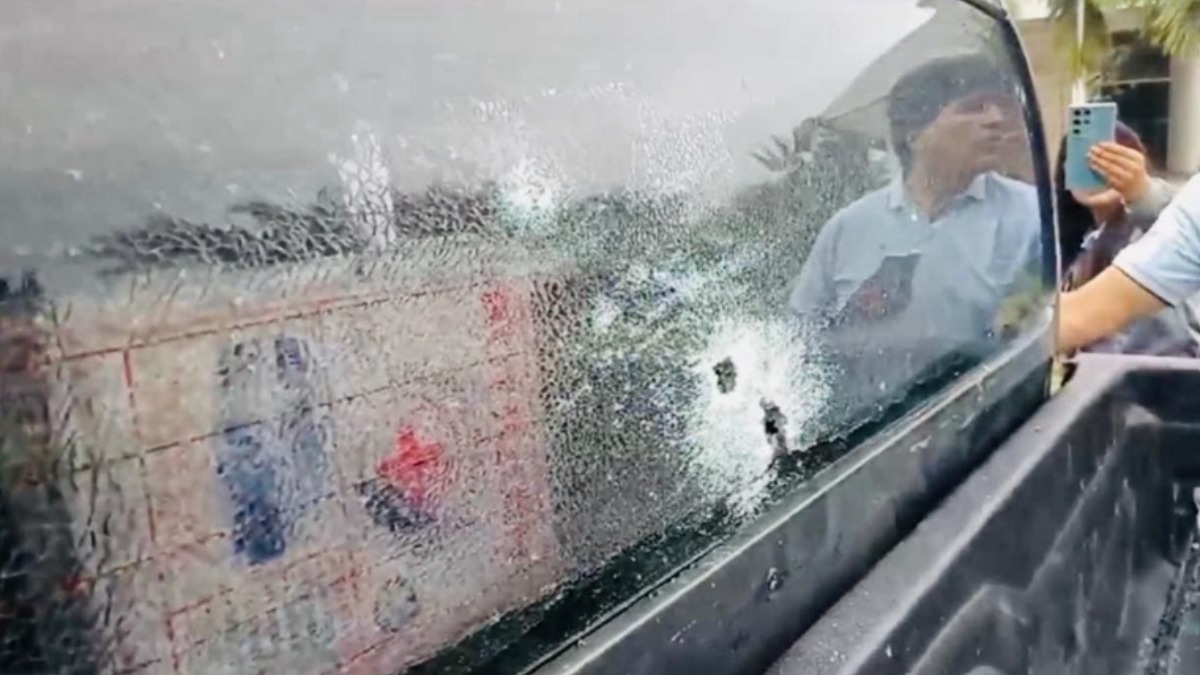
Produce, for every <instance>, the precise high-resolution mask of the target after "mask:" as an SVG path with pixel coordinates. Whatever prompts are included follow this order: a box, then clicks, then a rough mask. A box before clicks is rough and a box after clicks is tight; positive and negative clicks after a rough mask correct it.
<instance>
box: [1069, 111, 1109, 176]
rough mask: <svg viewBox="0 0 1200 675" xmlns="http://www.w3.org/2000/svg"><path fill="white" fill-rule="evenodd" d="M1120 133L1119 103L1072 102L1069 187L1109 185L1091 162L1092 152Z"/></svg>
mask: <svg viewBox="0 0 1200 675" xmlns="http://www.w3.org/2000/svg"><path fill="white" fill-rule="evenodd" d="M1116 135H1117V104H1116V103H1085V104H1082V105H1073V106H1071V113H1070V121H1069V123H1068V126H1067V148H1066V151H1067V158H1066V176H1065V179H1066V188H1067V189H1068V190H1085V191H1099V190H1103V189H1105V188H1107V187H1108V185H1107V184H1106V183H1105V182H1104V177H1103V176H1101V175H1100V174H1098V173H1096V172H1095V171H1093V170H1092V167H1091V166H1089V165H1088V152H1089V151H1090V150H1091V149H1092V148H1093V147H1094V146H1096V145H1097V144H1099V143H1105V142H1109V141H1112V140H1113V139H1114V138H1116Z"/></svg>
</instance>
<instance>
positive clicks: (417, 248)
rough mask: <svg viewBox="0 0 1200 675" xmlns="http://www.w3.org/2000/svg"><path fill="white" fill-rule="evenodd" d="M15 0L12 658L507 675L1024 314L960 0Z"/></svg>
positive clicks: (1005, 193) (9, 384) (925, 388)
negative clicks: (343, 1)
mask: <svg viewBox="0 0 1200 675" xmlns="http://www.w3.org/2000/svg"><path fill="white" fill-rule="evenodd" d="M7 11H8V13H9V15H8V16H9V19H8V21H7V28H4V29H0V101H3V103H0V204H2V205H3V207H4V209H3V214H2V215H0V278H2V279H3V281H2V283H0V357H2V358H0V363H3V364H4V368H5V376H4V384H3V386H0V398H3V401H4V405H0V410H3V413H0V417H2V418H3V424H2V425H0V434H2V435H0V441H2V442H3V444H4V450H3V452H2V453H0V458H2V459H0V461H2V462H3V465H4V468H5V471H4V473H3V474H2V475H3V476H4V478H3V480H4V481H5V482H4V483H3V484H2V485H0V496H3V500H2V506H3V509H0V535H2V536H3V537H4V538H5V539H6V542H7V547H8V549H9V550H13V551H17V552H18V553H17V554H15V555H13V556H10V557H9V559H8V561H7V562H5V563H4V564H5V565H6V569H5V573H4V574H3V575H0V579H2V580H3V581H0V621H4V622H6V625H7V626H8V628H6V631H5V633H6V635H12V636H14V637H13V638H12V639H7V638H6V640H5V641H4V642H3V644H2V645H0V664H3V665H4V667H2V668H0V670H4V671H5V672H29V671H31V670H37V669H39V668H43V667H45V668H51V669H55V670H56V672H57V671H58V670H62V669H67V668H83V667H85V666H86V665H91V666H95V667H97V668H99V669H101V670H106V671H109V672H139V673H166V672H172V673H207V672H289V673H323V672H331V671H334V670H337V669H339V668H340V669H343V670H344V671H345V672H353V673H371V674H373V673H392V672H397V671H398V670H403V669H406V668H409V667H415V668H418V669H420V668H424V669H425V671H428V672H434V671H438V672H469V671H472V670H475V671H477V672H493V673H494V672H509V671H516V670H520V669H521V668H524V667H526V666H528V665H529V664H531V663H533V662H534V661H535V660H536V659H538V658H541V657H542V656H544V655H546V654H547V653H549V652H550V651H551V650H552V649H553V648H554V647H555V646H556V645H558V644H561V643H563V642H564V641H566V640H568V639H569V638H571V637H572V636H573V635H576V634H578V633H579V632H580V631H583V630H585V629H586V628H587V627H588V626H589V625H592V624H593V623H595V622H596V621H599V620H601V619H602V618H603V617H605V616H607V615H608V614H609V613H611V612H612V611H615V610H616V609H618V608H619V607H620V606H621V605H622V603H624V602H626V601H628V600H630V599H632V598H635V597H637V596H638V595H639V594H642V593H645V592H647V591H649V590H651V589H652V588H653V587H654V586H655V585H656V584H657V583H658V582H659V581H661V580H662V579H663V578H664V577H665V576H667V575H668V574H670V573H671V572H672V570H675V569H677V568H678V567H679V566H681V565H684V564H686V563H687V562H688V561H689V560H691V559H692V558H693V557H694V556H696V555H698V554H699V553H701V552H703V551H704V550H706V548H707V547H710V546H712V545H713V544H715V543H718V542H719V541H721V539H722V538H723V537H725V536H726V535H727V534H728V533H730V532H732V531H735V530H736V529H737V528H738V527H739V526H741V525H742V524H744V523H746V522H748V521H749V520H750V519H752V518H753V517H754V516H755V514H757V513H760V512H761V510H762V509H763V508H764V507H765V506H766V505H767V504H768V503H769V502H770V500H771V498H772V495H774V494H778V493H779V490H780V489H790V488H789V487H788V486H795V485H796V484H798V483H801V482H803V480H804V479H806V478H807V477H810V476H813V475H815V474H817V473H818V472H820V471H821V470H823V469H824V468H825V467H827V466H829V465H830V464H831V463H833V462H836V461H837V459H838V458H839V457H840V456H841V455H842V454H843V453H844V451H845V449H846V448H847V447H850V446H852V445H853V444H854V443H855V442H857V440H858V439H861V438H862V437H864V436H865V435H869V434H873V433H877V432H880V431H881V430H885V429H886V428H887V426H888V425H889V424H892V423H894V422H895V421H896V420H897V419H899V418H900V417H901V416H902V415H904V414H907V413H910V412H912V411H915V410H920V409H922V407H923V406H926V405H928V404H929V403H930V402H931V401H934V400H936V399H937V397H938V396H939V395H941V393H942V392H944V391H945V389H946V387H947V386H949V385H950V384H951V383H953V382H954V381H955V380H956V378H958V377H960V376H961V375H962V374H963V373H966V372H967V371H969V370H970V369H972V368H974V367H977V366H978V365H979V364H981V363H983V362H985V361H987V360H989V359H992V358H993V357H995V356H996V355H998V354H999V353H1001V352H1002V351H1003V350H1004V349H1005V348H1006V346H1007V345H1009V344H1011V343H1012V342H1013V341H1014V340H1018V339H1021V338H1022V337H1026V336H1029V335H1033V334H1034V333H1035V332H1037V331H1040V330H1044V328H1045V323H1044V316H1045V315H1044V313H1043V312H1042V310H1043V309H1044V308H1045V307H1046V292H1047V289H1049V288H1052V287H1053V280H1052V279H1051V278H1049V277H1047V276H1046V275H1045V274H1044V271H1045V270H1047V269H1053V265H1052V264H1051V265H1046V264H1045V263H1044V259H1045V258H1046V257H1047V255H1051V256H1052V254H1046V253H1045V251H1043V249H1042V247H1041V242H1042V238H1043V234H1042V229H1043V228H1044V227H1048V224H1047V223H1046V222H1045V221H1044V220H1043V217H1042V215H1043V213H1045V212H1047V209H1046V204H1045V203H1044V202H1043V201H1042V200H1041V198H1040V197H1039V191H1038V189H1037V188H1035V186H1034V183H1033V180H1034V174H1033V160H1032V154H1031V150H1030V149H1031V147H1032V140H1031V136H1030V132H1029V129H1028V128H1027V127H1026V119H1027V117H1026V116H1027V115H1028V114H1029V102H1028V101H1027V100H1026V99H1025V97H1024V94H1023V90H1022V88H1021V85H1020V82H1019V78H1018V72H1019V71H1018V67H1017V64H1016V63H1015V62H1014V61H1013V60H1012V59H1011V56H1010V54H1009V52H1008V51H1006V48H1005V47H1004V46H1003V44H1002V42H1001V40H1000V37H999V33H998V31H997V28H996V25H995V24H994V23H993V21H992V19H990V18H988V17H986V16H985V15H984V14H982V13H980V12H979V11H978V10H976V9H974V8H972V7H971V6H970V5H968V4H964V3H958V2H951V1H948V0H947V1H942V2H931V1H926V0H922V1H920V2H916V1H912V0H908V1H886V0H819V1H818V0H806V1H805V2H794V1H786V2H785V1H783V0H763V1H761V2H754V3H745V2H737V1H735V0H686V1H684V0H655V1H653V2H651V1H649V0H639V1H638V2H632V1H625V0H618V1H613V0H576V1H574V2H562V1H559V0H493V1H491V2H468V1H465V0H464V1H458V0H449V1H445V2H440V3H434V2H419V1H410V2H391V1H387V0H360V1H359V2H355V3H348V4H339V5H337V6H336V7H335V6H334V5H333V4H331V3H328V2H318V1H317V0H289V1H288V2H254V3H247V2H241V1H235V0H208V1H207V2H204V3H199V2H190V1H186V0H125V1H123V2H86V3H85V2H71V1H68V0H59V1H55V2H47V1H46V0H11V1H10V3H9V5H8V7H7ZM1051 240H1052V239H1051ZM780 486H784V487H783V488H780ZM5 608H12V611H6V610H5ZM13 617H16V618H13ZM421 664H423V665H421ZM416 672H423V671H420V670H418V671H416Z"/></svg>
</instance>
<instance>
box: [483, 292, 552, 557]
mask: <svg viewBox="0 0 1200 675" xmlns="http://www.w3.org/2000/svg"><path fill="white" fill-rule="evenodd" d="M482 301H483V306H484V311H485V313H486V315H487V327H486V329H487V356H488V359H487V363H488V366H487V369H488V374H487V375H488V380H487V381H488V393H489V398H490V401H491V404H490V407H491V416H492V418H493V419H495V420H496V421H497V422H498V423H499V427H500V428H499V436H498V437H496V438H495V440H494V443H495V457H496V461H497V464H498V465H499V466H498V467H497V468H498V469H499V471H498V472H497V474H498V479H499V480H500V481H501V489H502V491H503V494H504V508H503V513H504V519H505V526H506V528H507V529H508V533H509V542H507V543H508V546H507V547H506V548H507V549H508V553H509V554H510V555H511V556H512V557H513V558H515V559H524V558H528V557H529V555H530V545H531V542H530V530H531V525H532V523H531V522H530V520H531V519H536V518H540V517H542V514H541V513H540V511H539V510H538V509H537V508H536V501H537V500H536V499H535V498H534V497H533V496H532V495H531V494H530V486H529V481H530V476H529V475H528V472H527V471H526V466H525V465H526V464H527V463H529V462H534V461H537V459H536V457H534V456H533V454H532V453H535V452H536V451H537V450H536V448H534V447H532V446H531V444H532V442H533V438H532V436H531V435H530V434H528V433H527V430H528V427H529V425H530V419H529V418H530V411H531V409H532V408H531V403H532V401H530V400H529V397H531V396H536V395H537V394H536V391H534V390H533V389H532V388H531V387H526V388H524V390H523V388H522V387H521V386H520V384H521V383H522V382H526V381H528V374H527V373H526V372H525V370H526V369H527V368H528V367H529V360H528V357H527V355H524V354H521V353H519V351H520V350H524V349H530V348H532V346H533V341H532V339H529V340H524V341H522V340H520V339H519V332H520V328H521V327H520V325H519V321H518V320H517V319H519V318H520V316H521V315H523V314H524V313H523V312H520V311H519V310H517V309H515V308H514V304H516V303H514V300H513V293H512V291H511V290H510V289H509V288H507V287H505V286H502V285H499V284H493V285H491V286H490V287H489V288H488V289H487V290H486V291H484V292H483V295H482ZM514 351H518V354H517V355H515V356H512V355H511V354H512V353H513V352H514ZM506 355H507V356H506Z"/></svg>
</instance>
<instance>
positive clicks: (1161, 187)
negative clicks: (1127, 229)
mask: <svg viewBox="0 0 1200 675" xmlns="http://www.w3.org/2000/svg"><path fill="white" fill-rule="evenodd" d="M1177 194H1179V186H1177V185H1175V184H1174V183H1171V182H1170V181H1167V180H1164V179H1162V178H1157V177H1151V178H1150V189H1149V190H1147V191H1146V194H1145V195H1143V196H1142V198H1141V199H1139V200H1137V201H1136V202H1134V203H1132V204H1130V205H1129V214H1130V215H1131V216H1133V217H1134V218H1139V219H1144V220H1148V221H1152V220H1154V219H1155V218H1158V214H1160V213H1162V212H1163V209H1165V208H1167V204H1170V203H1171V200H1172V199H1174V198H1175V195H1177Z"/></svg>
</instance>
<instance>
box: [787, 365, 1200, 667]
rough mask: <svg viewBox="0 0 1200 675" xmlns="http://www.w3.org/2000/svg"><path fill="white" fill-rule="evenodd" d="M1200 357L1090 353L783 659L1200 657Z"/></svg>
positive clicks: (1196, 662) (1112, 660)
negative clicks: (1060, 387)
mask: <svg viewBox="0 0 1200 675" xmlns="http://www.w3.org/2000/svg"><path fill="white" fill-rule="evenodd" d="M1198 406H1200V364H1197V363H1196V362H1195V361H1185V360H1173V359H1147V358H1131V357H1110V356H1090V357H1086V358H1083V359H1081V360H1080V362H1079V364H1078V368H1077V370H1076V372H1075V374H1074V376H1073V378H1072V379H1071V381H1070V382H1069V383H1068V384H1067V385H1066V387H1064V389H1063V390H1062V391H1060V392H1059V393H1058V395H1057V396H1055V397H1053V398H1052V399H1051V400H1050V401H1049V402H1048V403H1047V404H1046V405H1044V406H1043V407H1042V408H1040V409H1039V410H1038V412H1037V413H1036V414H1035V415H1034V416H1033V417H1032V418H1031V419H1030V420H1029V421H1028V422H1027V423H1026V424H1024V426H1023V427H1022V428H1021V429H1020V430H1019V431H1018V432H1017V433H1015V434H1014V435H1012V436H1011V437H1010V438H1009V439H1008V440H1007V441H1005V443H1004V444H1003V445H1002V446H1001V447H1000V448H999V449H998V450H997V451H996V452H995V453H994V454H993V455H992V456H991V457H990V458H989V459H988V461H987V462H986V463H985V464H983V465H982V466H981V468H980V469H979V470H977V471H976V472H975V473H973V474H972V475H971V477H970V478H969V479H968V480H966V481H965V482H964V483H963V484H962V485H961V486H960V487H959V488H958V489H957V490H955V491H954V492H953V493H952V494H951V495H950V496H949V497H948V498H947V499H946V500H945V501H944V502H942V504H941V505H940V506H939V507H938V508H937V509H936V510H935V511H934V512H933V513H932V514H931V515H930V516H928V517H927V518H926V519H925V520H924V521H923V522H922V523H921V524H920V525H919V526H918V527H917V528H916V529H915V530H914V531H913V532H912V533H911V534H910V535H909V536H908V537H907V538H906V539H905V540H904V541H902V542H901V543H900V544H899V545H898V546H897V547H895V548H894V549H893V550H892V551H891V552H890V553H889V554H888V555H887V556H886V557H885V558H884V559H883V560H882V561H881V562H880V563H879V564H878V565H876V566H875V567H874V569H872V571H871V572H870V573H869V574H868V575H867V576H866V577H865V578H864V579H863V580H862V581H861V582H859V583H858V584H857V585H856V586H855V587H854V588H853V589H852V590H851V591H850V592H849V593H848V594H847V595H845V596H843V597H842V598H841V599H840V600H839V601H838V602H837V603H836V604H835V605H834V607H833V608H832V609H831V610H830V611H829V612H828V613H826V614H825V615H824V616H823V617H822V618H821V620H820V621H818V622H817V623H816V624H815V625H814V626H813V627H812V628H811V629H809V630H808V631H807V632H806V633H805V635H804V636H803V637H802V638H801V639H800V640H799V641H798V642H796V643H795V644H794V645H793V646H792V647H791V649H790V650H788V652H787V653H786V654H785V656H784V657H783V658H782V659H780V660H779V661H778V662H777V663H775V664H774V666H773V667H772V668H771V669H770V670H769V671H768V672H769V673H770V675H821V674H825V673H838V674H839V675H851V674H853V675H875V674H892V673H911V674H912V675H1019V674H1026V673H1029V674H1042V673H1045V674H1047V675H1049V674H1054V675H1063V674H1080V675H1106V674H1110V673H1111V674H1114V675H1115V674H1118V673H1120V674H1126V673H1146V674H1154V675H1168V674H1171V675H1174V674H1180V675H1182V674H1184V673H1196V672H1200V607H1198V606H1197V605H1198V603H1200V536H1198V535H1197V509H1196V504H1195V499H1196V497H1195V496H1194V494H1195V491H1196V488H1197V486H1200V421H1198V418H1197V415H1196V411H1197V410H1198V409H1200V408H1198Z"/></svg>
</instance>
